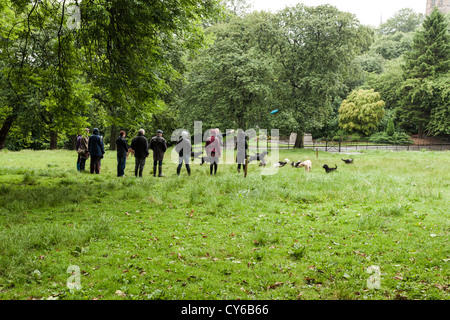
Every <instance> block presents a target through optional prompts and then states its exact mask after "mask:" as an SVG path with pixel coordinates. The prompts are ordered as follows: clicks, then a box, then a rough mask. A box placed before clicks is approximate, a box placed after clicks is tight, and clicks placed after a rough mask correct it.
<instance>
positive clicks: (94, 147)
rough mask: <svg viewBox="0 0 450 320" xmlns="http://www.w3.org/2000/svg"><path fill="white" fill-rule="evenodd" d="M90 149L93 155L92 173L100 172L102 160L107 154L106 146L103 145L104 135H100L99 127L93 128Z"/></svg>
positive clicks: (89, 143) (91, 155) (90, 153)
mask: <svg viewBox="0 0 450 320" xmlns="http://www.w3.org/2000/svg"><path fill="white" fill-rule="evenodd" d="M88 150H89V155H90V157H91V165H90V169H91V173H94V172H95V173H96V174H100V169H101V166H102V164H101V160H102V159H103V155H104V154H105V148H104V145H103V137H102V136H100V133H99V131H98V129H97V128H94V130H92V135H91V136H90V137H89V142H88Z"/></svg>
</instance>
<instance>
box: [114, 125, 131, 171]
mask: <svg viewBox="0 0 450 320" xmlns="http://www.w3.org/2000/svg"><path fill="white" fill-rule="evenodd" d="M126 135H127V134H126V133H125V131H123V130H122V131H120V132H119V137H118V138H117V140H116V148H117V176H118V177H124V176H125V175H124V174H125V165H126V162H127V158H128V154H129V153H130V147H129V146H128V143H127V140H126V139H125V136H126Z"/></svg>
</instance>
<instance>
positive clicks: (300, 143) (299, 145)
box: [294, 132, 305, 148]
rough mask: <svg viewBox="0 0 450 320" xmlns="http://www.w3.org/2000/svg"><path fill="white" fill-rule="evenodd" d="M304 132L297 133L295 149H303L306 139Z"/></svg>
mask: <svg viewBox="0 0 450 320" xmlns="http://www.w3.org/2000/svg"><path fill="white" fill-rule="evenodd" d="M304 135H305V134H304V133H303V132H297V138H296V139H295V144H294V148H303V147H304V145H303V138H304Z"/></svg>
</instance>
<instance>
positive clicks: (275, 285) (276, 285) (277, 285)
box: [267, 282, 283, 290]
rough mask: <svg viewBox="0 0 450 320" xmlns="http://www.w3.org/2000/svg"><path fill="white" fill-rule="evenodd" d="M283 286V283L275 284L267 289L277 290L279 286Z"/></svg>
mask: <svg viewBox="0 0 450 320" xmlns="http://www.w3.org/2000/svg"><path fill="white" fill-rule="evenodd" d="M281 285H283V282H275V283H274V284H271V285H269V286H268V287H267V290H270V289H275V288H277V287H279V286H281Z"/></svg>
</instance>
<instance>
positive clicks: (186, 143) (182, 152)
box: [175, 131, 192, 175]
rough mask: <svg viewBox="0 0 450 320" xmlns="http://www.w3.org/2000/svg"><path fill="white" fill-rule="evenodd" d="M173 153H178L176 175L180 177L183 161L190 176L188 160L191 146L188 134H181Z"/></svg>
mask: <svg viewBox="0 0 450 320" xmlns="http://www.w3.org/2000/svg"><path fill="white" fill-rule="evenodd" d="M175 151H176V152H178V167H177V175H180V172H181V168H182V166H183V161H184V164H185V166H186V170H187V173H188V175H191V167H190V165H189V158H190V156H191V151H192V145H191V141H190V140H189V133H188V132H187V131H183V132H181V137H180V139H179V140H178V141H177V144H176V145H175Z"/></svg>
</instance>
